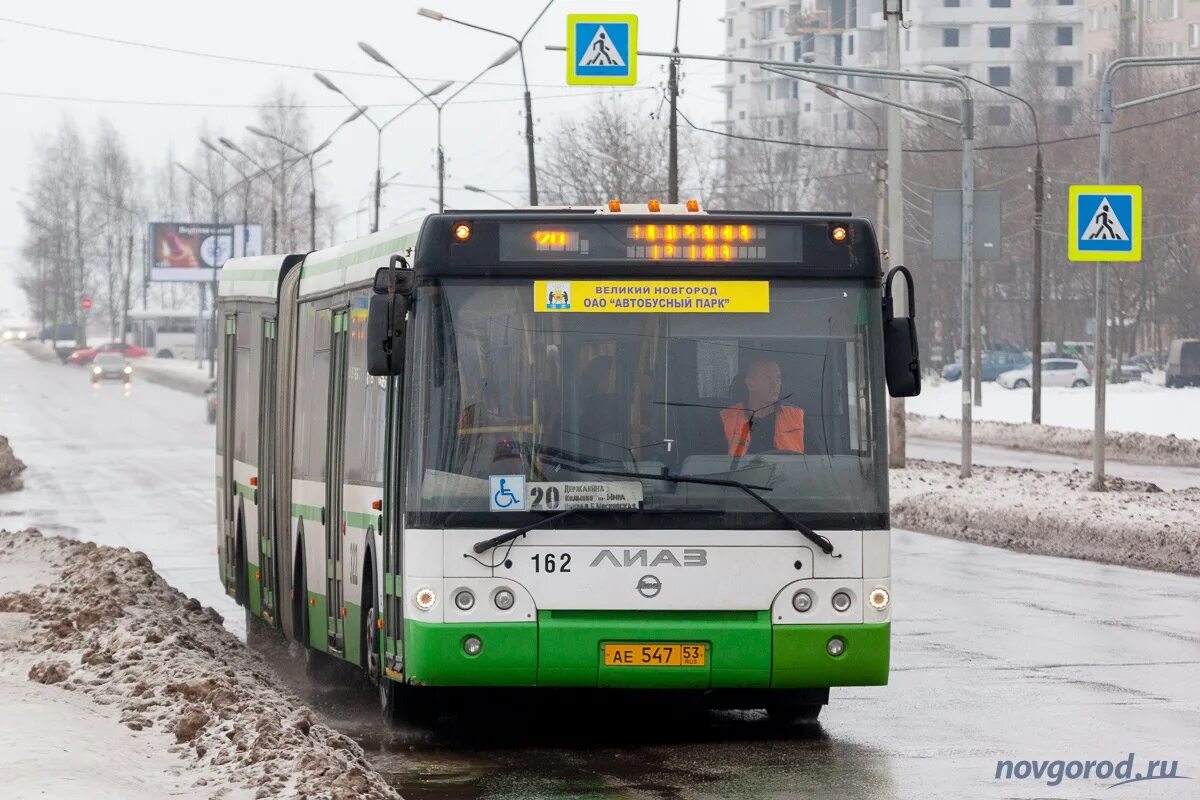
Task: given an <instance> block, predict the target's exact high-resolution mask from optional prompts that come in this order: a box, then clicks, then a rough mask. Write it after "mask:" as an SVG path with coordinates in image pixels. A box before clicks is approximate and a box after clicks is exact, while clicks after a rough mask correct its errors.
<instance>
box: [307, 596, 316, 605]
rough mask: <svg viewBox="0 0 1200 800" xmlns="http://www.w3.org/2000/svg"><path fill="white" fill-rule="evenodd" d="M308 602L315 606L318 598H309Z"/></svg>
mask: <svg viewBox="0 0 1200 800" xmlns="http://www.w3.org/2000/svg"><path fill="white" fill-rule="evenodd" d="M308 604H309V605H310V606H315V605H316V604H317V598H315V597H310V598H308Z"/></svg>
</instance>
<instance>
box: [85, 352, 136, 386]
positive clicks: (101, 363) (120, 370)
mask: <svg viewBox="0 0 1200 800" xmlns="http://www.w3.org/2000/svg"><path fill="white" fill-rule="evenodd" d="M131 380H133V367H131V366H129V362H127V361H126V360H125V356H124V355H122V354H121V353H116V352H104V353H97V354H96V357H95V358H94V359H93V360H92V383H99V382H100V381H124V382H125V383H129V382H130V381H131Z"/></svg>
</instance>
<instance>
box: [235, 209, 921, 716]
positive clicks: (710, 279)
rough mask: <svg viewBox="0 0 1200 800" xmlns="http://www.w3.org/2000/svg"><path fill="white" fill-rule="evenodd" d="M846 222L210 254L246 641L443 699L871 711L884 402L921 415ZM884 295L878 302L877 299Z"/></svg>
mask: <svg viewBox="0 0 1200 800" xmlns="http://www.w3.org/2000/svg"><path fill="white" fill-rule="evenodd" d="M896 274H900V275H902V276H903V278H904V281H905V283H906V284H907V294H908V300H909V307H910V308H911V301H912V297H911V293H912V279H911V276H909V274H908V272H907V271H906V270H904V268H903V267H896V268H895V269H893V270H892V272H891V273H889V274H888V276H886V278H885V276H884V275H883V274H882V270H881V266H880V254H879V247H878V244H877V243H876V238H875V234H874V231H873V230H872V228H871V226H870V224H869V223H868V222H867V221H865V220H863V219H859V218H854V217H850V216H847V215H832V214H827V215H816V214H812V215H807V214H762V213H747V214H735V213H728V212H712V213H708V212H705V211H703V210H701V209H700V208H699V207H698V205H697V204H696V203H694V202H693V201H689V202H688V203H687V204H686V205H678V206H674V205H667V204H659V203H657V202H655V201H652V202H650V203H643V204H638V205H634V206H631V205H629V204H624V205H622V204H620V203H617V202H616V201H614V202H612V203H610V204H609V205H608V206H607V207H601V208H598V209H597V208H591V207H589V208H567V209H529V210H523V211H512V212H496V211H480V212H465V211H464V212H455V213H446V214H437V215H432V216H429V217H427V218H425V219H424V220H423V221H422V222H421V223H420V225H419V227H415V228H410V229H391V230H385V231H381V232H379V233H376V234H373V235H371V236H368V237H366V238H364V239H361V240H358V241H353V242H349V243H346V244H342V245H338V246H336V247H333V248H330V249H327V250H320V251H316V252H312V253H308V254H306V255H302V254H297V255H282V256H262V257H255V258H245V259H232V260H230V261H229V262H228V263H227V264H226V265H225V267H224V269H223V270H222V274H221V279H220V297H219V305H218V315H219V316H218V321H217V325H218V331H223V333H222V334H221V336H222V338H221V345H220V347H219V358H220V365H219V373H220V374H219V384H220V386H219V390H220V393H221V395H220V396H221V402H220V404H219V408H220V418H219V419H218V434H217V435H218V442H217V455H218V462H217V473H218V479H217V482H218V487H219V488H218V501H219V537H218V552H219V553H220V559H219V561H220V569H221V579H222V581H223V583H224V586H225V588H226V590H227V592H228V593H229V594H230V595H232V596H233V597H235V598H236V599H237V601H238V602H239V603H240V604H242V605H243V606H245V611H246V617H247V629H248V632H247V636H248V639H249V640H250V641H251V643H255V642H256V641H258V640H260V639H261V638H262V637H267V636H275V637H279V636H283V637H286V638H287V639H290V640H293V641H295V642H299V643H301V644H302V645H303V646H304V648H303V652H304V653H305V654H306V658H307V659H310V660H311V659H327V658H328V657H335V658H337V659H342V660H345V661H347V662H350V663H352V664H354V665H357V666H359V667H361V668H362V669H363V670H364V671H365V672H366V674H367V676H368V677H369V678H370V680H371V681H372V682H374V683H375V684H376V685H378V687H379V695H380V702H381V705H382V707H383V710H384V713H385V714H387V715H388V716H389V717H392V716H396V715H401V714H405V715H413V716H424V717H426V718H428V715H429V714H430V713H433V712H436V710H437V708H438V707H439V704H441V703H442V702H443V701H444V700H445V699H446V696H447V695H448V694H449V693H451V691H452V690H454V689H455V688H456V687H574V688H587V687H591V688H597V689H656V690H665V691H676V692H693V693H696V694H697V695H701V696H702V697H703V698H706V699H707V701H709V702H710V703H711V704H712V705H713V706H714V707H723V708H757V709H764V708H765V709H766V710H767V711H768V712H769V714H770V715H771V716H772V717H773V718H779V719H783V720H798V719H812V718H815V717H816V716H817V714H819V712H820V711H821V709H822V707H823V706H824V705H825V704H826V703H827V702H828V698H829V689H830V687H835V686H873V685H882V684H886V683H887V680H888V662H889V653H890V619H891V617H890V614H891V604H890V591H891V586H890V573H891V570H890V544H889V530H888V528H889V521H888V480H887V458H886V442H887V436H886V429H885V424H886V421H885V388H884V387H885V378H886V385H887V386H888V387H889V388H890V390H891V392H892V393H893V394H895V395H912V394H915V393H917V392H918V391H919V388H920V378H919V374H920V373H919V361H918V356H917V349H916V338H915V335H914V333H913V331H914V330H915V327H914V323H913V320H912V316H911V314H910V315H908V316H897V315H895V314H894V313H893V311H892V296H891V295H892V290H891V286H892V278H893V276H894V275H896ZM898 296H899V295H898Z"/></svg>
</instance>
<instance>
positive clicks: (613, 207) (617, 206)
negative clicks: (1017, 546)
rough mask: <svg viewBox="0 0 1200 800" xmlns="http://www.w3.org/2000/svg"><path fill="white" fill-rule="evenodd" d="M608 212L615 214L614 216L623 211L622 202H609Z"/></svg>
mask: <svg viewBox="0 0 1200 800" xmlns="http://www.w3.org/2000/svg"><path fill="white" fill-rule="evenodd" d="M608 210H609V211H611V212H613V213H614V214H616V213H617V212H618V211H620V210H621V201H620V200H609V201H608Z"/></svg>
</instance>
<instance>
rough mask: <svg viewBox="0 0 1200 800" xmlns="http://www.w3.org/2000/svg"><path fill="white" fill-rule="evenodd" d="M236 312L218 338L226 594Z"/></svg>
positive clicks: (229, 587) (228, 586)
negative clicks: (222, 334)
mask: <svg viewBox="0 0 1200 800" xmlns="http://www.w3.org/2000/svg"><path fill="white" fill-rule="evenodd" d="M236 376H237V314H227V315H226V316H225V335H224V336H223V337H222V338H221V375H220V376H219V378H220V381H221V401H222V402H221V406H222V408H221V420H220V421H221V430H220V431H219V433H218V435H219V436H220V437H221V496H222V499H223V501H224V508H222V509H221V512H222V515H223V516H222V519H223V520H224V523H225V542H224V544H223V545H222V548H223V550H222V551H221V554H222V556H223V558H222V562H223V563H224V566H225V593H226V594H229V595H231V596H233V597H239V596H240V593H241V591H242V587H240V586H238V585H237V577H238V568H237V556H238V554H237V523H236V511H237V492H236V491H235V489H234V485H233V484H234V481H233V434H234V424H235V419H236V416H237V413H236V412H237V402H238V401H237V390H238V388H239V387H238V386H237V380H236Z"/></svg>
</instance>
